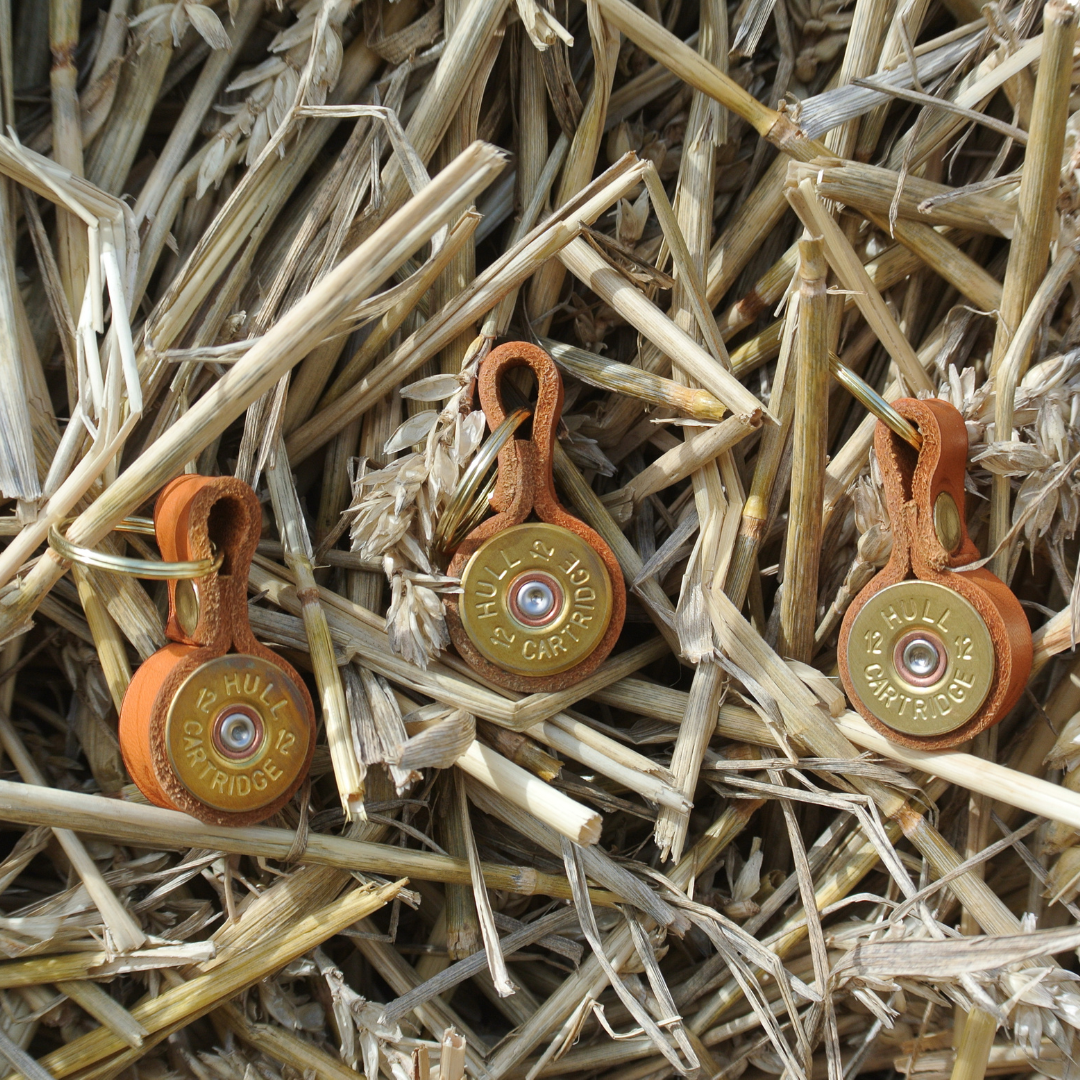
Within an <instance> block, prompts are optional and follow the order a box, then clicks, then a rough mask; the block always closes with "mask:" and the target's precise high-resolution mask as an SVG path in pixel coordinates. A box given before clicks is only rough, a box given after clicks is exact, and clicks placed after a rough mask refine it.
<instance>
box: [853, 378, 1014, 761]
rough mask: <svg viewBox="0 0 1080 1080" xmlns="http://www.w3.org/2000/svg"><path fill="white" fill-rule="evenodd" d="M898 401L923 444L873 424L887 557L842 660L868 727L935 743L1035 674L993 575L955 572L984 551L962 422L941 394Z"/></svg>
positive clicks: (926, 745)
mask: <svg viewBox="0 0 1080 1080" xmlns="http://www.w3.org/2000/svg"><path fill="white" fill-rule="evenodd" d="M893 407H894V408H895V409H896V410H897V412H899V413H900V414H901V415H902V416H904V417H905V418H906V419H908V420H910V421H911V422H912V423H914V424H915V425H916V427H918V429H919V432H920V434H921V435H922V449H921V450H919V451H916V450H914V449H913V448H912V447H911V446H909V445H908V444H907V443H906V442H905V441H904V440H903V439H901V438H900V437H899V436H897V435H895V434H894V433H893V432H892V431H890V430H889V428H888V427H886V426H885V424H883V423H881V422H880V421H879V422H878V425H877V430H876V431H875V433H874V449H875V451H876V453H877V458H878V464H879V465H880V467H881V473H882V478H883V481H884V486H885V498H886V502H887V503H888V507H889V516H890V517H891V519H892V532H893V549H892V555H891V557H890V558H889V562H888V564H887V565H886V566H885V568H884V569H883V570H882V571H881V572H880V573H879V574H878V575H877V576H876V577H874V578H873V580H872V581H871V582H870V583H869V584H868V585H867V586H866V587H865V588H864V589H863V590H862V592H860V593H859V595H858V596H856V597H855V600H854V601H853V602H852V604H851V606H850V607H849V608H848V610H847V613H846V614H845V616H844V621H843V623H842V625H841V628H840V640H839V645H838V650H837V659H838V663H839V669H840V678H841V680H842V681H843V684H844V689H845V691H846V692H847V695H848V698H849V699H850V701H851V703H852V705H854V706H855V708H856V709H858V711H859V712H860V713H861V714H862V715H863V716H864V717H865V718H866V720H867V721H868V722H869V723H870V724H871V725H873V727H875V728H876V729H877V730H878V731H879V732H881V734H883V735H884V736H886V738H889V739H891V740H892V741H893V742H898V743H901V744H903V745H904V746H910V747H913V748H915V749H919V750H940V749H945V748H947V747H950V746H956V745H957V744H958V743H962V742H966V741H967V740H968V739H970V738H971V737H972V736H973V735H977V734H978V733H979V732H981V731H985V730H986V729H987V728H988V727H990V726H991V725H993V724H996V723H997V722H998V721H999V720H1001V719H1002V717H1004V716H1005V714H1006V713H1007V712H1008V711H1009V710H1010V709H1011V708H1012V707H1013V705H1015V704H1016V702H1017V700H1018V699H1019V697H1020V695H1021V693H1023V690H1024V686H1025V685H1026V684H1027V680H1028V676H1029V675H1030V674H1031V660H1032V645H1031V629H1030V627H1029V625H1028V621H1027V617H1026V616H1025V615H1024V610H1023V608H1022V607H1021V606H1020V602H1019V601H1018V600H1017V599H1016V597H1015V596H1014V595H1013V593H1012V591H1011V590H1010V589H1009V587H1008V586H1007V585H1006V584H1005V583H1004V582H1003V581H1001V580H1000V578H997V577H995V576H994V574H992V573H991V572H990V571H989V570H987V569H985V568H979V569H973V570H968V571H962V570H961V569H960V568H961V567H964V566H966V565H968V564H969V563H972V562H975V561H976V560H977V559H978V558H979V552H978V550H977V549H976V547H975V545H974V544H973V543H972V541H971V539H970V537H969V536H968V532H967V524H966V522H965V520H964V476H965V473H966V470H967V449H968V440H967V430H966V428H965V426H964V419H963V417H962V416H961V415H960V413H959V412H958V411H957V410H956V409H955V408H954V407H953V406H952V405H950V404H949V403H948V402H946V401H942V400H940V399H938V398H926V399H923V400H915V399H912V398H902V399H901V400H899V401H895V402H893Z"/></svg>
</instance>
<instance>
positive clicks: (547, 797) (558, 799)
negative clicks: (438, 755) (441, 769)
mask: <svg viewBox="0 0 1080 1080" xmlns="http://www.w3.org/2000/svg"><path fill="white" fill-rule="evenodd" d="M457 766H458V768H459V769H461V770H462V771H463V772H465V773H468V775H469V776H471V777H472V778H473V779H474V780H477V781H479V782H480V783H481V784H483V785H484V786H485V787H489V788H491V790H492V791H497V792H498V793H499V794H500V795H503V796H504V797H505V798H507V799H509V800H510V801H511V802H512V803H514V804H515V805H516V806H520V807H521V808H522V809H523V810H528V811H529V813H530V814H532V815H533V816H534V817H536V818H538V819H539V820H540V821H542V822H544V824H545V825H547V826H549V827H550V828H552V829H554V830H555V831H556V832H557V833H559V834H560V835H561V836H565V837H566V838H567V839H569V840H573V841H574V843H575V844H583V845H589V844H595V843H596V842H597V841H598V840H599V839H600V830H601V828H602V827H603V819H602V818H601V817H600V815H599V814H598V813H597V812H596V811H595V810H590V809H589V808H588V807H586V806H583V805H582V804H581V803H579V802H576V801H575V800H574V799H571V798H570V796H569V795H564V794H563V793H562V792H561V791H559V790H558V789H556V788H553V787H552V786H551V785H550V784H545V783H544V781H543V780H541V779H540V778H539V777H538V776H534V775H533V774H532V773H531V772H529V771H528V770H527V769H523V768H522V767H521V766H520V765H515V764H514V763H513V762H512V761H508V760H507V759H506V758H504V757H503V756H502V754H498V753H496V752H495V751H494V750H492V749H491V747H489V746H485V745H484V744H483V743H481V742H473V743H472V744H471V745H470V746H469V749H468V750H466V751H465V753H464V754H462V755H461V757H459V758H458V760H457Z"/></svg>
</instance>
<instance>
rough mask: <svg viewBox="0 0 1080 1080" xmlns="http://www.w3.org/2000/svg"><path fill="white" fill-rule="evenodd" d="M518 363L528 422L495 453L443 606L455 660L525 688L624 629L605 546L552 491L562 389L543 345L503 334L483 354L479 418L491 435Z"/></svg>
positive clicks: (603, 653)
mask: <svg viewBox="0 0 1080 1080" xmlns="http://www.w3.org/2000/svg"><path fill="white" fill-rule="evenodd" d="M516 368H527V369H529V370H531V372H532V374H533V376H534V377H535V380H536V404H535V405H534V406H533V409H532V425H531V430H530V431H529V434H528V436H527V437H526V438H520V437H519V438H515V439H507V441H506V442H505V444H504V445H503V446H502V448H501V449H500V450H499V451H498V456H499V468H498V471H497V474H496V475H497V479H496V482H495V487H494V490H493V491H492V493H491V498H490V507H491V510H493V511H494V514H493V516H491V517H487V518H485V519H484V520H483V521H481V522H480V524H479V525H477V526H476V527H475V528H474V529H472V530H471V531H470V532H468V533H467V534H466V535H465V536H464V537H462V538H461V540H460V541H459V542H458V543H457V544H455V547H454V555H453V558H452V559H451V561H450V565H449V566H448V567H447V571H446V572H447V574H448V575H449V576H450V577H456V578H459V579H460V581H461V591H460V593H456V592H455V593H453V594H451V595H449V596H447V597H446V600H445V607H446V624H447V628H448V629H449V631H450V639H451V641H452V642H453V643H454V646H455V648H456V649H457V651H458V653H459V654H460V655H461V657H462V658H463V659H464V660H465V662H466V663H467V664H468V665H469V666H470V667H472V668H473V669H474V670H475V671H478V672H479V673H480V674H481V675H482V676H483V677H484V678H486V679H488V680H490V681H491V682H493V683H495V684H496V685H498V686H504V687H506V688H507V689H510V690H517V691H519V692H521V693H526V694H531V693H535V692H537V691H545V692H546V691H552V690H559V689H563V688H565V687H567V686H571V685H573V684H574V683H576V682H579V681H580V680H581V679H584V678H585V677H586V676H588V675H590V674H592V672H594V671H595V670H596V669H597V667H599V665H600V664H602V663H603V662H604V660H605V659H606V657H607V656H608V654H609V653H610V652H611V650H612V649H613V648H614V646H615V643H616V641H617V639H618V637H619V632H620V630H621V629H622V624H623V619H624V617H625V615H626V589H625V586H624V584H623V576H622V570H621V568H620V566H619V563H618V560H617V559H616V558H615V555H614V553H613V552H612V550H611V548H609V547H608V545H607V544H606V543H605V542H604V540H603V538H602V537H601V536H600V535H599V534H598V533H596V532H595V531H594V530H593V529H591V528H590V527H589V526H588V525H586V524H585V522H583V521H581V520H580V519H578V518H576V517H574V515H573V514H571V513H570V512H569V511H568V510H567V509H566V508H565V507H564V506H563V505H562V503H561V502H559V498H558V495H557V494H556V492H555V482H554V477H553V474H552V467H553V456H554V446H555V429H556V426H557V425H558V423H559V416H560V413H561V411H562V402H563V387H562V379H561V377H560V375H559V369H558V368H557V367H556V366H555V362H554V361H553V360H552V359H551V357H550V356H549V355H548V354H547V353H545V352H544V351H543V349H540V348H538V347H537V346H535V345H530V344H527V343H526V342H521V341H511V342H507V343H506V344H504V345H500V346H499V347H498V348H497V349H494V350H493V351H492V352H491V353H489V354H488V356H487V357H486V358H485V359H484V361H483V362H482V363H481V365H480V370H479V374H478V376H477V390H478V392H479V395H480V404H481V406H482V407H483V410H484V415H485V417H486V418H487V422H488V426H489V427H490V428H491V429H492V431H493V432H496V431H499V430H500V429H502V428H503V427H504V426H505V425H506V423H507V413H508V412H509V410H508V409H507V408H506V403H505V400H504V397H503V382H504V376H507V375H508V373H509V372H511V371H512V370H514V369H516ZM506 389H507V392H509V386H507V387H506ZM518 411H519V412H520V411H522V410H518ZM514 415H515V414H514V413H510V417H513V416H514ZM493 442H494V439H492V440H490V442H489V444H488V445H490V444H491V443H493ZM478 469H479V467H478Z"/></svg>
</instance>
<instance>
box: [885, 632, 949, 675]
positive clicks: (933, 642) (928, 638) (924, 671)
mask: <svg viewBox="0 0 1080 1080" xmlns="http://www.w3.org/2000/svg"><path fill="white" fill-rule="evenodd" d="M893 663H894V664H895V666H896V674H897V675H899V676H900V678H901V679H903V680H904V681H905V682H907V683H909V684H910V685H911V686H920V687H922V686H933V684H934V683H936V682H937V681H938V680H939V679H940V678H941V677H942V676H943V675H944V674H945V668H946V667H947V666H948V663H949V656H948V652H947V651H946V649H945V643H944V642H943V641H942V640H941V638H939V637H938V636H937V634H935V633H933V632H932V631H929V630H911V631H909V632H908V633H906V634H904V635H903V637H901V638H900V640H899V641H898V642H897V643H896V649H895V652H894V656H893Z"/></svg>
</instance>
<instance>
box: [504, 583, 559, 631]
mask: <svg viewBox="0 0 1080 1080" xmlns="http://www.w3.org/2000/svg"><path fill="white" fill-rule="evenodd" d="M507 601H508V606H509V608H510V614H511V615H513V617H514V618H515V619H517V621H518V622H519V623H521V624H522V625H524V626H530V627H539V626H547V625H548V623H550V622H553V621H554V620H555V619H557V618H558V617H559V615H560V614H561V612H562V606H563V590H562V587H561V586H560V585H559V583H558V582H557V581H556V580H555V578H553V577H552V576H551V574H548V573H545V572H544V571H543V570H530V571H528V572H526V573H524V574H521V575H519V576H518V577H517V578H516V579H515V580H514V581H512V582H511V583H510V588H509V589H508V590H507Z"/></svg>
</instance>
